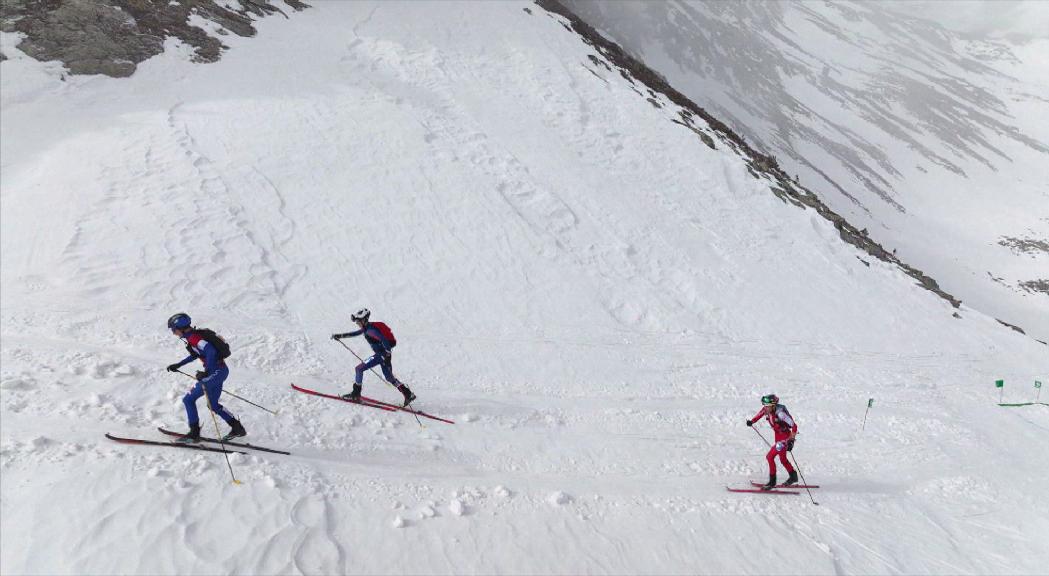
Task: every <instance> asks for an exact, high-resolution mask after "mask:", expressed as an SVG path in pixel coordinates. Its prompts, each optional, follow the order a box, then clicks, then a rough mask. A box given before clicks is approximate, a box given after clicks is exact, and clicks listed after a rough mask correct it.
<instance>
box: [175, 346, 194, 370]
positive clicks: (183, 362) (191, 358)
mask: <svg viewBox="0 0 1049 576" xmlns="http://www.w3.org/2000/svg"><path fill="white" fill-rule="evenodd" d="M186 350H189V356H186V357H185V358H183V359H182V360H181V361H179V362H175V363H174V364H170V365H168V372H178V369H179V368H182V367H183V366H185V365H186V364H189V363H190V362H192V361H194V360H196V359H197V354H196V352H194V351H193V349H192V348H190V347H189V346H188V345H187V346H186Z"/></svg>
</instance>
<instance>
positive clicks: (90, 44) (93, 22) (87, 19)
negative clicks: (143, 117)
mask: <svg viewBox="0 0 1049 576" xmlns="http://www.w3.org/2000/svg"><path fill="white" fill-rule="evenodd" d="M287 4H288V5H289V6H292V7H294V8H295V9H296V10H301V9H303V8H306V7H307V5H306V4H304V3H303V2H300V1H299V0H287ZM231 5H232V4H231ZM239 6H240V8H239V9H237V10H234V9H229V8H226V7H224V6H222V5H219V4H218V3H216V2H214V1H213V0H174V1H171V0H106V1H101V0H4V1H3V3H2V4H0V23H2V24H0V26H2V29H3V30H4V31H5V32H21V33H23V34H24V35H25V39H24V40H23V41H22V42H21V43H20V44H19V45H18V48H19V49H20V50H22V51H23V52H25V53H26V54H28V55H29V56H31V57H33V58H36V59H37V60H42V61H50V60H58V61H61V62H62V63H63V64H65V66H66V67H67V68H68V69H69V72H70V73H71V74H105V75H107V76H115V77H125V76H130V75H131V74H132V73H133V72H134V71H135V69H136V67H137V66H138V63H139V62H142V61H143V60H146V59H147V58H150V57H152V56H155V55H157V54H160V53H161V52H162V51H163V50H164V41H165V39H166V38H168V37H174V38H178V39H179V40H181V41H183V42H185V43H186V44H188V45H190V46H193V47H194V48H195V49H196V55H195V59H196V60H197V61H200V62H214V61H215V60H218V58H219V56H220V54H221V52H222V50H223V49H224V48H225V46H224V45H223V44H222V42H220V41H219V40H218V39H216V38H214V37H213V36H210V35H209V34H208V33H207V32H205V31H204V30H203V29H201V28H198V27H197V26H193V25H191V24H189V18H190V16H192V15H194V14H195V15H197V16H199V17H201V18H203V19H206V20H209V21H211V22H214V23H215V24H216V25H218V26H219V27H221V28H220V32H219V33H220V34H222V33H230V32H231V33H233V34H237V35H238V36H254V35H255V28H254V27H253V26H252V18H253V17H263V16H266V15H269V14H273V13H282V14H283V12H282V11H281V10H280V9H279V8H278V7H277V6H275V5H273V4H270V2H269V0H240V2H239ZM285 16H287V15H286V14H285Z"/></svg>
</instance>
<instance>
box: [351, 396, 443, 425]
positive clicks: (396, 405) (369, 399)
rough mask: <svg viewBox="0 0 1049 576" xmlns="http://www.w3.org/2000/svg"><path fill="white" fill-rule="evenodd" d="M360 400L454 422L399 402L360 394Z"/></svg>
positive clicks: (424, 416)
mask: <svg viewBox="0 0 1049 576" xmlns="http://www.w3.org/2000/svg"><path fill="white" fill-rule="evenodd" d="M361 400H364V401H365V402H370V403H372V404H378V405H380V406H386V407H389V408H392V409H394V410H401V411H402V412H408V413H409V414H415V415H416V416H422V417H423V418H429V419H431V420H439V421H441V422H447V423H448V424H455V421H454V420H449V419H447V418H441V417H440V416H434V415H433V414H427V413H426V412H423V411H422V410H416V409H414V408H405V407H404V406H401V405H399V404H391V403H389V402H383V401H381V400H376V399H374V398H368V397H367V396H361Z"/></svg>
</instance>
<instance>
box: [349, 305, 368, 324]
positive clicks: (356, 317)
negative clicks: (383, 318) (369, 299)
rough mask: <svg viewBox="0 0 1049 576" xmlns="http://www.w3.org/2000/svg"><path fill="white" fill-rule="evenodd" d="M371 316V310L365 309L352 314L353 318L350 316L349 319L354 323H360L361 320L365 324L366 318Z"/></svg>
mask: <svg viewBox="0 0 1049 576" xmlns="http://www.w3.org/2000/svg"><path fill="white" fill-rule="evenodd" d="M371 315H372V311H371V310H368V309H367V308H361V309H360V310H358V311H357V312H355V313H354V314H353V316H350V319H351V320H353V321H354V322H360V321H361V320H364V321H365V322H367V321H368V318H370V317H371Z"/></svg>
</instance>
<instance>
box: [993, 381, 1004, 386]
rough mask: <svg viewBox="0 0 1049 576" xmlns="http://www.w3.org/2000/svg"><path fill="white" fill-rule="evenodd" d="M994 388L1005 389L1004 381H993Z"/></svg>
mask: <svg viewBox="0 0 1049 576" xmlns="http://www.w3.org/2000/svg"><path fill="white" fill-rule="evenodd" d="M994 387H995V388H1005V380H995V381H994Z"/></svg>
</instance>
